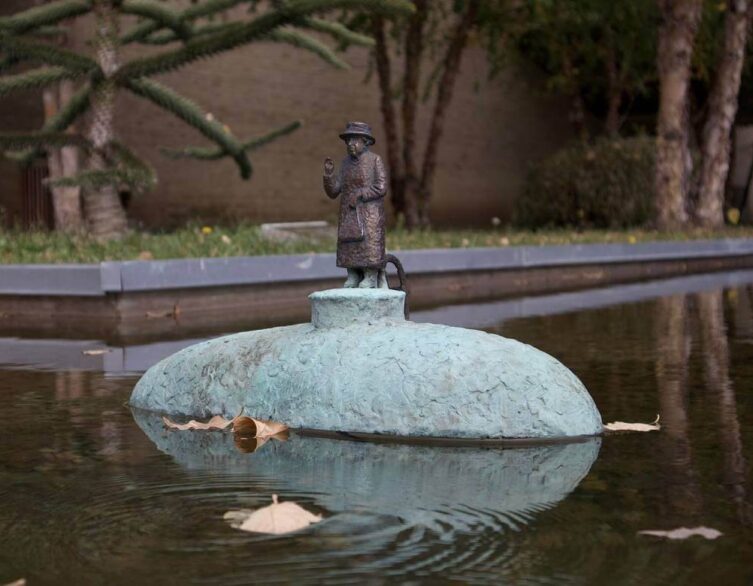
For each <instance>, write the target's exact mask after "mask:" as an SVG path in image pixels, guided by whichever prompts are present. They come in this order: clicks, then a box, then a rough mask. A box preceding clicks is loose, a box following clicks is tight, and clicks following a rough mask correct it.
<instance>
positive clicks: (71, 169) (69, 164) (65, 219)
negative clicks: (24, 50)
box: [34, 0, 84, 233]
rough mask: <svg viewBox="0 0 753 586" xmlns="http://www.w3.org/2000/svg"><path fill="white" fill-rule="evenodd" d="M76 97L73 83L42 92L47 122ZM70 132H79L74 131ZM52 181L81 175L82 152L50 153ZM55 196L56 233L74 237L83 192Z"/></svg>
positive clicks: (56, 191) (55, 190) (55, 191)
mask: <svg viewBox="0 0 753 586" xmlns="http://www.w3.org/2000/svg"><path fill="white" fill-rule="evenodd" d="M43 4H44V2H43V1H42V0H35V2H34V5H35V6H42V5H43ZM67 40H68V35H67V32H64V33H63V34H62V35H61V44H63V45H65V44H66V42H67ZM73 93H74V86H73V82H72V81H70V80H64V81H61V82H60V83H56V84H53V85H52V86H49V87H48V88H46V89H45V90H44V91H43V92H42V102H43V104H44V119H45V121H47V120H49V119H50V118H52V117H53V116H54V115H56V114H57V113H58V112H59V111H60V109H61V108H64V107H65V106H66V105H67V104H68V102H70V100H71V97H72V96H73ZM68 132H75V128H73V127H71V128H69V129H68ZM47 168H48V171H49V177H48V179H49V180H50V182H53V181H55V180H57V179H62V178H63V177H73V176H75V175H77V174H78V172H79V165H78V150H77V148H76V147H74V146H69V147H64V148H60V149H52V148H51V149H47ZM50 193H51V194H52V209H53V216H54V222H55V229H56V230H59V231H62V232H68V233H74V232H79V231H80V230H81V229H82V228H83V221H84V220H83V215H82V213H81V189H80V188H78V187H54V186H51V187H50Z"/></svg>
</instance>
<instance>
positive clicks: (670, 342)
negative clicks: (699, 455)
mask: <svg viewBox="0 0 753 586" xmlns="http://www.w3.org/2000/svg"><path fill="white" fill-rule="evenodd" d="M655 328H656V382H657V388H658V391H659V406H660V415H661V423H662V432H663V433H662V434H661V437H660V449H661V451H662V460H663V461H664V462H665V464H666V465H665V467H663V468H662V471H663V482H664V483H665V485H667V486H668V487H670V490H669V491H667V493H666V495H667V497H668V499H667V502H666V505H667V508H668V514H667V520H670V519H671V514H669V513H671V512H673V513H675V515H676V517H677V518H678V519H677V520H681V519H689V518H694V517H698V516H700V514H701V510H702V500H703V499H702V496H701V494H702V493H701V489H700V486H699V484H698V475H697V473H696V471H695V470H694V468H693V457H692V450H691V447H690V438H689V436H688V427H689V421H688V371H687V368H688V358H689V357H690V331H689V327H688V303H687V299H686V297H685V296H684V295H673V296H672V297H664V298H662V299H659V300H658V301H657V304H656V320H655ZM695 520H698V519H695Z"/></svg>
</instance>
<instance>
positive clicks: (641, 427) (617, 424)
mask: <svg viewBox="0 0 753 586" xmlns="http://www.w3.org/2000/svg"><path fill="white" fill-rule="evenodd" d="M604 429H605V430H607V431H659V430H660V429H661V425H659V416H658V415H657V416H656V421H654V422H653V423H625V422H624V421H613V422H612V423H607V424H606V425H605V426H604Z"/></svg>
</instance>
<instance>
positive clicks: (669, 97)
mask: <svg viewBox="0 0 753 586" xmlns="http://www.w3.org/2000/svg"><path fill="white" fill-rule="evenodd" d="M701 7H702V0H659V8H660V10H661V13H662V23H661V27H660V29H659V47H658V56H657V65H658V70H659V93H660V99H659V114H658V120H657V136H656V225H657V227H658V228H659V229H662V230H671V229H677V228H681V227H683V226H684V225H685V224H686V223H687V221H688V210H687V200H688V185H689V178H690V169H689V168H688V167H689V164H688V161H689V158H688V157H687V156H686V153H687V149H688V147H687V144H688V132H689V129H688V123H687V109H688V87H689V84H690V60H691V57H692V55H693V43H694V41H695V36H696V32H697V30H698V23H699V21H700V18H701Z"/></svg>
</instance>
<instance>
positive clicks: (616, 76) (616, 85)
mask: <svg viewBox="0 0 753 586" xmlns="http://www.w3.org/2000/svg"><path fill="white" fill-rule="evenodd" d="M607 42H608V43H609V44H608V46H607V59H606V66H607V82H608V90H607V117H606V119H605V121H604V131H605V132H606V134H607V135H608V136H612V137H616V136H618V135H619V134H620V105H621V104H622V84H621V83H620V73H619V68H618V66H617V57H616V56H615V54H614V48H613V47H612V46H611V41H610V40H609V39H608V40H607Z"/></svg>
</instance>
